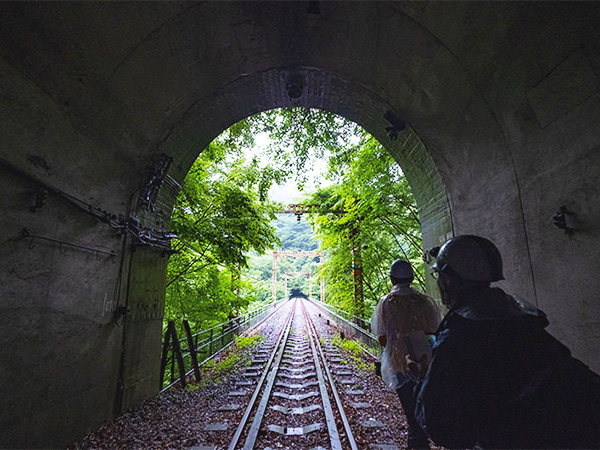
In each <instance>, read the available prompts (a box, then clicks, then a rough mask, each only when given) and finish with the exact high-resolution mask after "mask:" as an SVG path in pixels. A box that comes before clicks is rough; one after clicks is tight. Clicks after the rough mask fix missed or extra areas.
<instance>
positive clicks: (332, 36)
mask: <svg viewBox="0 0 600 450" xmlns="http://www.w3.org/2000/svg"><path fill="white" fill-rule="evenodd" d="M598 23H600V8H598V6H597V4H596V3H595V2H519V1H516V2H432V1H389V2H387V1H381V2H328V1H298V2H266V1H265V2H252V1H249V2H243V1H232V2H116V3H115V2H52V1H50V2H2V3H0V24H1V26H0V80H1V83H2V95H1V96H0V111H1V117H2V120H1V121H0V144H1V145H0V189H1V192H2V196H1V199H2V200H1V206H2V211H1V212H2V214H0V230H2V231H1V235H0V251H1V254H2V258H1V260H0V310H1V314H0V336H1V341H2V346H1V350H0V375H1V376H0V390H1V398H2V400H1V406H2V407H1V408H0V447H26V448H35V447H60V446H64V445H65V444H66V443H67V442H70V441H72V440H73V439H76V438H78V437H80V436H82V435H83V434H85V433H86V432H88V431H90V430H92V429H95V428H97V427H98V426H99V425H101V424H102V423H105V422H107V421H110V420H111V419H112V418H114V417H115V416H116V415H118V414H120V413H122V412H123V411H125V410H127V409H128V408H130V407H132V406H134V405H136V404H138V403H139V402H141V401H142V400H144V399H146V398H148V397H151V396H153V395H154V394H156V392H157V389H158V384H159V382H158V381H159V380H158V378H159V371H160V370H159V368H160V357H159V356H160V342H161V327H162V317H163V306H164V294H165V270H166V269H165V268H166V262H167V258H168V251H169V246H168V243H169V239H170V236H169V233H168V231H166V230H168V228H169V218H170V214H171V209H172V207H173V203H174V201H175V198H176V195H177V192H178V189H179V185H180V183H181V181H182V180H183V178H184V177H185V175H186V173H187V171H188V169H189V167H190V166H191V164H192V162H193V161H194V160H195V158H196V157H197V156H198V154H199V152H200V151H201V150H202V149H203V148H205V147H206V145H207V144H208V143H209V142H211V140H212V139H214V138H215V137H216V136H217V135H218V134H219V133H221V132H222V131H223V130H225V129H227V128H228V127H229V126H230V125H232V124H234V123H236V122H237V121H239V120H241V119H243V118H245V117H247V116H249V115H251V114H255V113H258V112H261V111H265V110H269V109H272V108H279V107H284V106H290V105H297V106H306V107H312V108H321V109H324V110H327V111H331V112H333V113H337V114H339V115H342V116H344V117H346V118H348V119H350V120H353V121H355V122H356V123H358V124H359V125H361V126H363V127H364V128H365V129H366V130H367V131H369V132H370V133H371V134H372V135H373V136H375V137H376V138H377V139H378V140H379V141H380V142H381V143H382V144H383V145H384V146H385V148H386V149H387V150H388V151H389V152H390V154H391V155H393V157H394V158H395V159H396V160H397V162H398V164H400V165H401V166H402V168H403V170H404V173H405V174H406V177H407V179H408V181H409V182H410V184H411V186H412V189H413V192H414V195H415V198H416V200H417V203H418V207H419V214H420V219H421V223H422V227H423V229H422V232H423V240H424V245H425V246H426V247H429V246H434V245H438V244H439V243H441V242H443V241H444V240H445V239H447V238H448V237H450V236H452V235H457V234H463V233H476V234H479V235H483V236H485V237H487V238H489V239H491V240H493V241H494V242H495V243H496V244H497V245H498V247H499V248H500V250H501V252H502V254H503V256H504V259H505V265H506V270H505V276H506V281H504V282H503V283H502V285H503V287H504V288H506V289H507V290H508V291H510V292H515V293H519V294H520V295H521V296H523V297H525V298H528V299H530V300H532V301H533V302H534V303H536V304H537V306H539V307H540V308H541V309H543V310H544V311H545V312H546V313H547V314H548V316H549V317H550V319H551V322H552V325H551V327H550V331H551V332H552V333H553V334H554V335H555V336H557V337H558V338H559V339H560V340H561V341H563V342H565V343H566V344H567V345H569V347H570V348H571V349H572V350H573V352H574V354H575V356H576V357H578V358H579V359H581V360H583V361H584V362H586V363H587V364H589V365H590V366H591V367H592V368H593V369H595V370H600V356H599V353H598V351H597V349H598V346H599V344H600V333H598V327H599V326H600V302H599V301H598V295H597V292H598V290H599V281H598V280H599V278H598V276H597V274H596V270H597V268H598V267H600V252H598V248H599V244H600V230H599V226H598V224H599V223H600V211H599V210H598V207H597V205H598V204H599V203H600V188H599V186H600V170H599V169H600V160H599V158H600V151H599V147H600V125H599V124H600V101H599V98H600V92H599V86H600V84H599V76H600V30H599V28H598ZM429 283H430V287H433V283H432V281H431V280H429ZM432 293H433V294H435V292H434V291H433V289H432Z"/></svg>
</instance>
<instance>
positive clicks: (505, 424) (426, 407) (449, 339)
mask: <svg viewBox="0 0 600 450" xmlns="http://www.w3.org/2000/svg"><path fill="white" fill-rule="evenodd" d="M460 305H461V306H460V307H457V308H455V309H453V310H451V311H450V312H449V313H448V314H447V315H446V317H445V318H444V320H443V321H442V323H441V324H440V327H439V329H438V332H437V341H436V344H435V346H434V349H433V359H432V362H431V365H430V367H429V370H428V372H427V374H426V376H425V378H424V380H423V381H422V383H421V384H420V385H419V386H418V387H417V389H418V397H417V408H416V415H417V418H418V420H419V422H420V423H421V425H422V426H423V427H424V429H425V430H426V432H427V433H428V434H429V436H430V437H431V439H432V440H433V441H434V442H435V443H436V444H438V445H443V446H445V447H449V448H473V447H482V448H521V449H524V448H600V376H598V375H597V374H595V373H594V372H592V371H591V370H589V369H588V367H587V366H585V365H584V364H583V363H581V362H580V361H578V360H576V359H574V358H573V357H571V353H570V351H569V349H568V348H567V347H565V346H564V345H563V344H561V343H560V342H559V341H557V340H556V339H555V338H553V337H552V336H551V335H550V334H548V333H547V332H546V331H545V330H544V328H545V327H546V326H547V325H548V320H547V319H546V316H545V314H544V313H543V312H541V311H539V310H537V309H536V308H534V307H532V306H530V305H528V304H527V303H526V302H523V301H521V300H519V299H516V298H514V297H511V296H509V295H507V294H505V293H504V292H503V291H502V290H501V289H497V288H488V287H485V288H480V289H478V290H477V291H472V292H471V293H470V294H469V295H468V296H465V297H464V298H463V299H462V301H461V302H460Z"/></svg>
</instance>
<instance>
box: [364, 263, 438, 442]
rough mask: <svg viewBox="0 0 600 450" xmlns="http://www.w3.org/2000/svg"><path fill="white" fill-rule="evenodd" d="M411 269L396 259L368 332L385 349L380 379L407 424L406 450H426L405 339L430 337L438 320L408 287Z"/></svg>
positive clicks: (434, 308) (424, 298) (427, 302)
mask: <svg viewBox="0 0 600 450" xmlns="http://www.w3.org/2000/svg"><path fill="white" fill-rule="evenodd" d="M413 279H414V272H413V268H412V266H411V265H410V263H408V262H407V261H404V260H401V259H397V260H396V261H394V262H393V263H392V266H391V268H390V280H391V282H392V285H393V286H392V290H391V291H390V293H389V294H387V295H386V296H384V297H383V298H382V299H381V300H380V302H379V303H378V305H377V307H376V308H375V312H374V313H373V319H372V321H371V329H372V331H373V334H375V335H376V336H377V337H378V339H379V343H380V344H381V345H382V346H383V347H384V351H383V354H382V356H381V375H382V378H383V380H384V381H385V383H386V384H387V385H388V386H389V387H390V388H392V389H394V390H396V392H397V394H398V397H399V398H400V403H401V404H402V409H403V410H404V412H405V414H406V418H407V422H408V446H409V448H429V440H428V438H427V435H426V434H425V433H424V432H423V430H422V429H421V427H420V426H419V424H418V422H417V421H416V418H415V415H414V403H415V398H414V387H415V382H414V380H413V379H411V378H410V376H409V374H408V373H407V363H406V355H407V354H408V353H409V349H408V348H407V344H406V342H405V336H406V335H408V334H409V333H414V332H420V331H422V332H425V333H433V332H434V331H435V330H436V328H437V326H438V324H439V322H440V319H441V314H440V311H439V309H438V308H437V306H436V305H435V302H434V301H433V300H432V299H431V298H430V297H428V296H427V295H425V294H422V293H420V292H418V291H416V290H415V289H413V288H411V287H410V285H411V283H412V281H413Z"/></svg>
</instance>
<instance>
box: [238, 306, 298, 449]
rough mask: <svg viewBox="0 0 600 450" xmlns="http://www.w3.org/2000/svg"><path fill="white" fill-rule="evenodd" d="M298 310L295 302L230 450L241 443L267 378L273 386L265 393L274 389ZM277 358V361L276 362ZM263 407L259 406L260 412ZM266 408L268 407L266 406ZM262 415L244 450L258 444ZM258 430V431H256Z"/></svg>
mask: <svg viewBox="0 0 600 450" xmlns="http://www.w3.org/2000/svg"><path fill="white" fill-rule="evenodd" d="M295 308H296V303H295V302H294V304H293V305H292V307H291V308H290V312H289V313H288V317H287V318H286V322H285V326H284V327H283V328H282V331H281V332H280V333H279V337H278V339H277V343H276V344H275V348H276V349H277V350H276V351H273V352H272V353H271V356H270V357H269V360H268V361H267V364H266V365H265V369H264V370H263V373H262V375H261V377H260V379H259V381H258V383H257V386H256V389H254V393H253V394H252V397H251V398H250V403H249V404H248V407H247V408H246V411H245V412H244V415H243V416H242V419H241V420H240V423H239V425H238V427H237V430H236V432H235V434H234V436H233V439H232V440H231V443H230V444H229V447H228V450H235V448H236V446H237V445H238V443H239V441H240V437H241V436H242V433H243V432H244V429H245V428H246V424H247V423H248V418H249V417H250V414H251V412H252V409H253V408H254V405H255V404H256V399H257V398H258V396H259V394H260V391H261V389H262V386H263V384H264V382H265V380H266V379H267V376H269V383H270V384H271V386H270V388H269V386H268V385H267V387H266V388H265V392H266V390H267V389H268V393H269V394H270V390H271V389H272V384H274V382H273V383H271V380H274V378H275V376H276V374H277V369H278V367H279V362H280V361H281V358H282V356H283V352H284V349H285V344H286V342H287V338H288V335H289V332H290V329H291V324H292V319H293V317H294V310H295ZM276 358H277V360H276ZM274 360H276V361H277V363H276V364H277V365H276V367H272V366H273V362H274ZM265 397H266V399H267V401H268V397H269V396H268V395H267V396H265V395H264V394H263V397H262V399H261V405H262V400H264V399H265ZM261 405H259V410H260V407H261ZM265 408H266V405H265ZM262 415H264V409H263V411H262ZM262 415H261V416H260V417H259V413H258V412H257V413H256V415H255V416H254V420H253V422H252V426H251V429H250V432H249V433H248V437H247V438H246V442H245V443H244V447H243V448H244V449H248V448H249V449H252V448H254V443H255V442H256V438H257V436H258V428H260V423H261V422H262ZM257 419H259V420H258V427H255V425H254V424H255V422H257ZM255 428H256V430H255ZM251 433H253V434H252V438H253V441H252V444H251V446H250V447H248V445H249V440H250V439H251Z"/></svg>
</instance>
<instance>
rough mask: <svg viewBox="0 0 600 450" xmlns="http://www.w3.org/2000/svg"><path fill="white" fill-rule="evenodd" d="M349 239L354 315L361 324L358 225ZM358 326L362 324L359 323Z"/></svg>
mask: <svg viewBox="0 0 600 450" xmlns="http://www.w3.org/2000/svg"><path fill="white" fill-rule="evenodd" d="M350 238H351V240H352V279H353V285H354V308H355V315H356V316H357V317H359V318H360V321H361V322H364V321H363V320H362V317H363V315H364V312H365V301H364V295H363V266H362V256H361V254H360V251H361V242H360V229H359V225H358V224H357V225H356V226H355V227H354V228H353V229H352V231H351V232H350ZM360 325H364V324H363V323H361V324H360Z"/></svg>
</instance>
